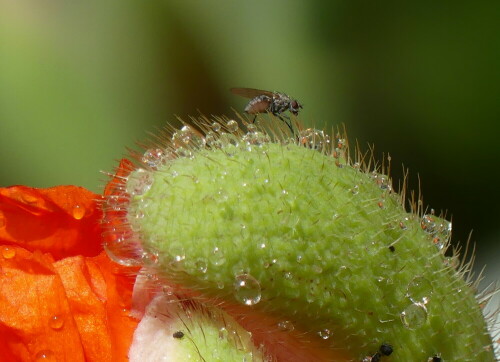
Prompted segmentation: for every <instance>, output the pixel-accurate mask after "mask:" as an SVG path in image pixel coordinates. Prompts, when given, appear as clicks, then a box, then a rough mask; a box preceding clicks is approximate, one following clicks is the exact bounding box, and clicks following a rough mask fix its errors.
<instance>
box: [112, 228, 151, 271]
mask: <svg viewBox="0 0 500 362" xmlns="http://www.w3.org/2000/svg"><path fill="white" fill-rule="evenodd" d="M131 234H132V233H131V232H129V234H127V233H125V232H119V231H117V230H109V231H107V232H104V233H103V239H104V243H103V248H104V250H105V251H106V254H108V256H109V258H110V259H111V260H113V261H114V262H115V263H118V264H120V265H125V266H133V265H140V264H141V259H142V254H143V251H142V249H141V247H140V244H139V242H138V241H137V240H136V239H134V238H133V236H132V235H131Z"/></svg>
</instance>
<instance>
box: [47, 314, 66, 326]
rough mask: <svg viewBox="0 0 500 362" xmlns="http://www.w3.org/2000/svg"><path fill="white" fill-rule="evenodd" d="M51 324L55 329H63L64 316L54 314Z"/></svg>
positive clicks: (50, 320)
mask: <svg viewBox="0 0 500 362" xmlns="http://www.w3.org/2000/svg"><path fill="white" fill-rule="evenodd" d="M49 326H50V328H52V329H55V330H58V329H61V328H62V327H63V326H64V318H63V317H61V316H59V315H53V316H52V317H50V319H49Z"/></svg>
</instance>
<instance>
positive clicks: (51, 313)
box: [0, 246, 137, 361]
mask: <svg viewBox="0 0 500 362" xmlns="http://www.w3.org/2000/svg"><path fill="white" fill-rule="evenodd" d="M0 251H1V252H0V270H1V273H0V350H1V351H2V358H1V359H2V360H17V361H19V360H21V361H33V360H36V358H43V357H45V358H46V359H45V360H47V361H51V360H54V361H55V360H57V361H63V360H68V361H126V360H127V353H128V349H129V346H130V343H131V339H132V334H133V332H134V330H135V328H136V326H137V321H136V320H135V319H133V318H131V317H129V315H128V314H129V309H130V303H131V290H132V286H131V284H132V283H133V278H131V277H127V276H126V275H127V274H128V275H133V272H132V271H130V269H126V268H123V267H120V266H118V265H116V264H114V263H112V262H111V261H110V260H109V258H108V257H107V256H106V255H105V254H104V252H103V253H101V254H100V255H99V256H97V257H94V258H85V257H82V256H75V257H71V258H66V259H62V260H60V261H57V262H54V261H53V259H52V258H51V256H50V255H48V254H41V253H40V252H38V251H35V252H34V253H30V252H29V251H27V250H24V249H22V248H20V247H15V246H14V247H13V246H8V247H6V246H0Z"/></svg>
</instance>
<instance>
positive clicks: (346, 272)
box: [337, 265, 352, 280]
mask: <svg viewBox="0 0 500 362" xmlns="http://www.w3.org/2000/svg"><path fill="white" fill-rule="evenodd" d="M351 276H352V270H351V269H350V268H349V267H347V266H345V265H342V266H341V267H340V268H339V270H338V271H337V277H338V278H339V279H342V280H349V279H350V278H351Z"/></svg>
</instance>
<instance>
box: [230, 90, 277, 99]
mask: <svg viewBox="0 0 500 362" xmlns="http://www.w3.org/2000/svg"><path fill="white" fill-rule="evenodd" d="M230 91H231V93H233V94H236V95H237V96H241V97H245V98H255V97H258V96H262V95H265V96H268V97H271V98H272V97H273V92H269V91H265V90H261V89H254V88H231V89H230Z"/></svg>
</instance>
